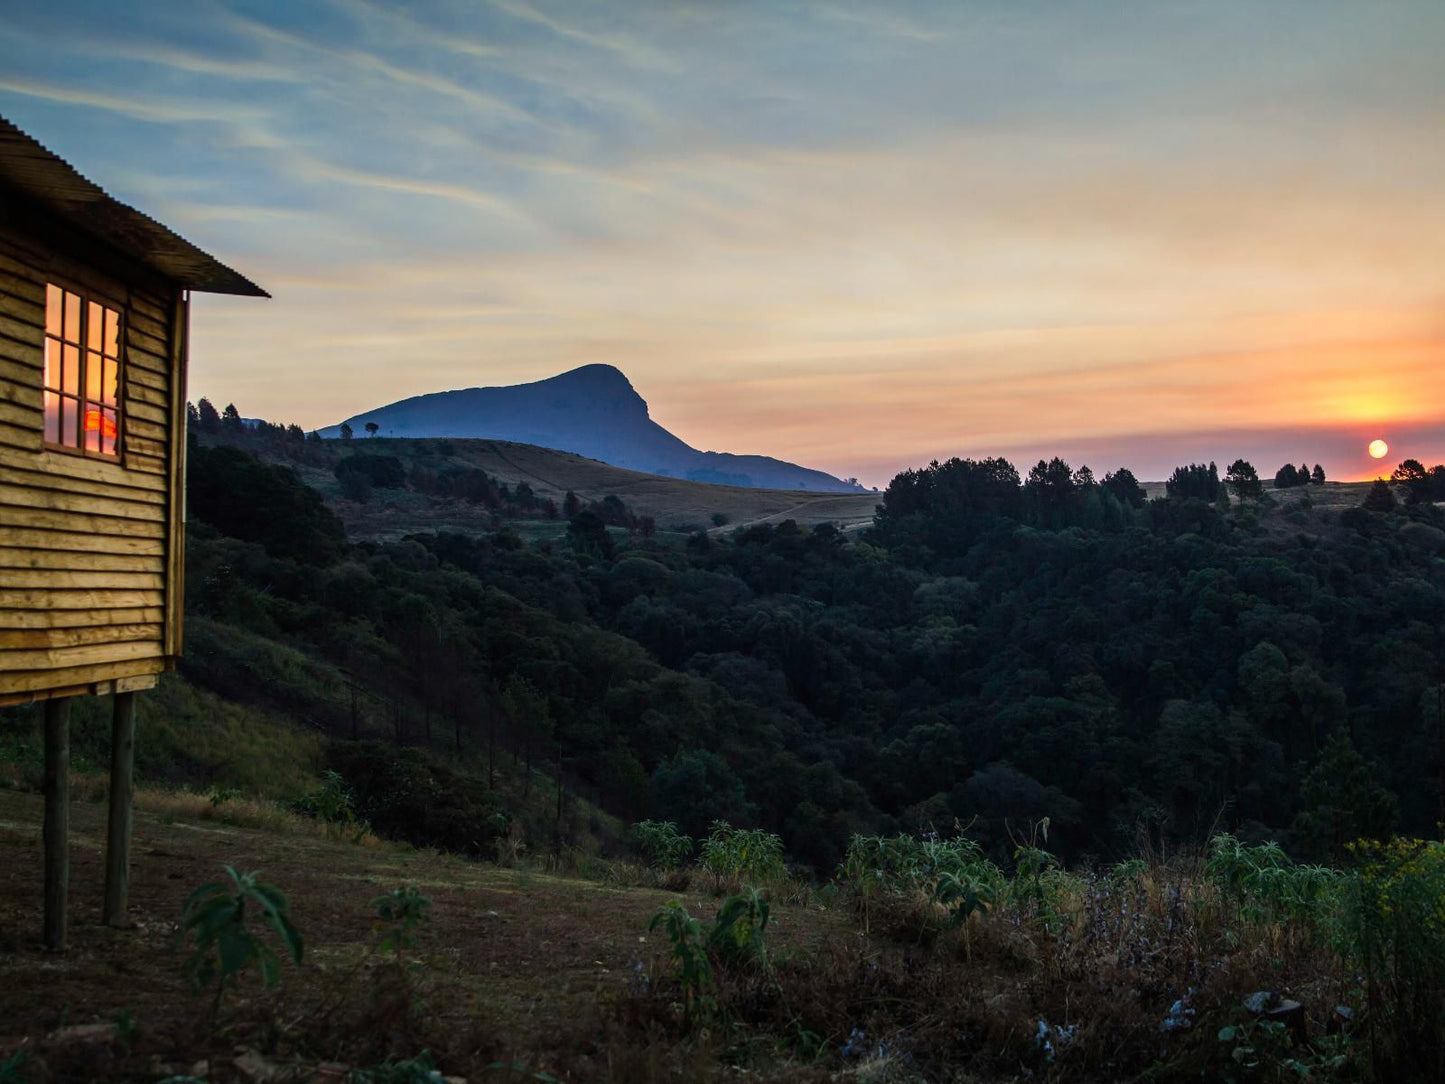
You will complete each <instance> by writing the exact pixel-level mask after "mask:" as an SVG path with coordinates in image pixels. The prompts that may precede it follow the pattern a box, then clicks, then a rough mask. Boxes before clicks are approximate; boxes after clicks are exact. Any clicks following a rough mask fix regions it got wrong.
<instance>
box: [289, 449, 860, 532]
mask: <svg viewBox="0 0 1445 1084" xmlns="http://www.w3.org/2000/svg"><path fill="white" fill-rule="evenodd" d="M351 445H352V447H351V448H349V449H346V450H345V452H343V448H345V445H343V444H342V442H339V441H335V442H333V441H328V442H327V443H326V445H325V446H324V447H325V453H326V454H325V455H324V456H323V457H321V458H320V459H318V461H317V463H316V464H314V465H306V464H299V463H295V462H294V461H285V462H288V463H289V465H292V466H294V467H296V469H297V473H298V474H300V475H301V477H302V479H303V480H304V481H305V482H306V483H307V484H308V485H310V486H311V487H312V488H314V489H317V490H319V491H320V492H321V493H322V494H323V495H324V496H325V497H326V498H327V499H328V501H329V502H330V503H331V505H332V507H333V508H334V509H335V511H336V513H337V515H339V516H340V517H341V518H342V520H343V521H344V522H345V523H346V529H347V532H348V533H349V534H350V535H351V537H353V538H401V537H402V536H404V535H407V534H411V533H412V532H414V531H436V530H460V531H481V530H489V529H490V527H491V518H492V515H491V512H490V511H489V510H488V509H487V508H486V507H485V506H484V505H474V504H469V503H467V502H465V501H457V500H440V499H437V498H434V497H431V496H429V495H427V494H423V493H416V492H412V491H410V490H381V489H378V490H376V491H375V492H374V493H373V494H372V497H371V499H370V500H369V501H368V502H367V503H365V504H357V503H354V502H351V501H346V500H342V499H341V487H340V485H339V484H338V483H337V481H336V478H335V475H334V474H333V473H332V467H333V466H334V465H335V460H337V459H339V458H340V457H341V455H343V454H346V453H347V452H351V451H362V452H371V453H374V454H378V455H391V456H396V457H397V458H398V459H400V460H401V461H402V463H403V464H404V465H405V466H406V469H407V470H408V471H410V470H411V469H413V467H415V466H417V465H421V466H424V467H430V468H432V469H436V470H445V469H447V468H448V467H471V468H476V469H479V470H483V471H486V472H487V474H489V475H491V476H492V477H493V478H495V479H497V480H498V481H499V482H504V483H506V484H507V485H509V486H516V485H517V484H518V483H521V482H525V483H526V484H527V485H528V486H530V487H531V488H532V490H533V491H534V492H535V493H536V494H537V495H538V496H539V497H546V498H550V499H552V500H554V501H556V502H557V503H558V504H560V503H561V502H562V500H563V498H564V497H565V496H566V495H567V493H569V492H572V493H575V494H577V496H578V497H580V498H581V499H582V500H584V501H589V502H590V501H600V500H602V498H604V497H607V496H616V497H620V498H621V499H622V501H623V502H624V503H625V504H626V505H627V507H628V508H629V509H630V510H631V511H632V512H633V513H634V514H636V515H639V516H650V517H652V518H653V519H654V520H655V521H656V522H657V524H658V526H659V527H660V528H661V529H663V530H696V529H699V528H708V529H710V530H714V531H716V530H723V531H731V530H733V529H735V528H736V527H740V526H745V525H747V524H749V523H755V522H758V521H769V522H773V521H777V520H782V519H794V520H796V521H797V522H798V523H799V524H800V525H802V526H805V527H811V526H814V525H815V524H818V523H833V524H836V525H837V526H838V527H840V528H842V529H845V530H846V529H847V528H849V527H857V526H861V525H863V524H867V523H870V522H872V519H873V511H874V508H875V507H876V506H877V503H878V499H879V494H877V493H820V492H810V491H807V490H787V489H757V488H748V487H744V486H724V485H713V484H708V483H704V482H692V481H688V480H686V479H682V478H667V477H663V476H662V475H657V474H645V473H642V472H640V471H632V470H625V469H623V468H621V467H614V466H611V465H610V464H607V463H603V462H600V461H598V460H596V459H588V458H586V457H585V456H581V455H577V454H575V453H572V452H561V451H556V450H555V449H551V448H541V447H538V446H536V445H533V444H515V443H512V442H509V441H502V440H447V441H427V440H411V439H388V438H386V437H377V438H375V439H374V440H373V439H365V438H363V439H356V440H353V441H352V442H351ZM263 454H264V453H263ZM714 517H720V518H721V519H722V521H723V524H724V525H723V526H721V527H719V526H717V525H716V523H715V519H714Z"/></svg>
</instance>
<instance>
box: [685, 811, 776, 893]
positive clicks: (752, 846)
mask: <svg viewBox="0 0 1445 1084" xmlns="http://www.w3.org/2000/svg"><path fill="white" fill-rule="evenodd" d="M702 865H703V868H704V869H706V870H707V871H708V872H709V873H711V874H712V875H713V876H714V877H716V878H717V881H718V884H720V885H721V884H723V883H725V882H730V883H742V882H765V881H771V880H777V879H779V878H781V877H782V876H783V874H784V872H785V871H784V868H783V840H782V838H781V837H780V836H777V835H774V834H773V833H772V832H765V831H763V830H762V829H761V828H734V827H733V826H732V825H730V824H728V822H727V821H713V823H712V831H711V832H710V833H709V834H708V837H707V839H706V840H705V841H704V842H703V845H702Z"/></svg>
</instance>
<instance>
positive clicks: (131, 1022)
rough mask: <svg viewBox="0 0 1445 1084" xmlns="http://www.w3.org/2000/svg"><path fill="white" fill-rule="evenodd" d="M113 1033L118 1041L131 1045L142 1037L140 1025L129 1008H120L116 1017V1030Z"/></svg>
mask: <svg viewBox="0 0 1445 1084" xmlns="http://www.w3.org/2000/svg"><path fill="white" fill-rule="evenodd" d="M111 1034H112V1035H113V1036H114V1037H115V1041H116V1042H118V1043H121V1044H122V1045H124V1046H129V1045H130V1044H131V1043H133V1042H135V1041H136V1040H137V1039H139V1038H140V1025H139V1024H137V1023H136V1021H135V1017H134V1016H132V1015H131V1011H130V1010H129V1009H121V1010H120V1013H119V1015H117V1016H116V1018H115V1030H114V1031H113V1032H112V1033H111Z"/></svg>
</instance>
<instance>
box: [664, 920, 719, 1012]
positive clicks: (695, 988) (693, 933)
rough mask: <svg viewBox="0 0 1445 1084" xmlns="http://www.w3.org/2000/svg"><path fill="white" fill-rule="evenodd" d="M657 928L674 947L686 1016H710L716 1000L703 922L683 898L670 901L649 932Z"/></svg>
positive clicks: (673, 955)
mask: <svg viewBox="0 0 1445 1084" xmlns="http://www.w3.org/2000/svg"><path fill="white" fill-rule="evenodd" d="M658 927H661V928H662V931H663V932H664V933H665V934H666V935H667V939H668V941H669V943H670V944H671V946H672V947H671V955H672V959H673V961H674V963H676V964H677V972H678V980H679V982H681V984H682V1007H683V1015H684V1016H685V1017H686V1018H687V1020H688V1022H689V1023H691V1022H693V1021H695V1020H697V1019H699V1018H702V1017H706V1016H710V1015H711V1014H712V1013H713V1011H714V1010H715V1009H716V1007H717V1003H716V1001H715V1000H714V999H713V996H712V991H713V988H714V987H713V974H712V961H711V960H709V959H708V955H707V937H706V935H705V933H704V931H703V926H702V923H701V922H699V921H698V920H697V919H695V918H693V917H692V915H690V914H689V913H688V910H687V908H686V907H685V906H683V903H682V901H681V900H669V901H668V902H667V904H666V906H664V907H663V908H662V910H660V911H658V912H657V914H655V915H653V916H652V921H651V922H650V923H648V926H647V928H648V930H649V931H652V930H656V929H657V928H658Z"/></svg>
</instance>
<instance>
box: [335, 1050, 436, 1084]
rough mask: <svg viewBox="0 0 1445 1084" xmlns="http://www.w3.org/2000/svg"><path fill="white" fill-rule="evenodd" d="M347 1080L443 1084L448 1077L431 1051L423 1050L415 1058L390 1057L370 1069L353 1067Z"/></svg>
mask: <svg viewBox="0 0 1445 1084" xmlns="http://www.w3.org/2000/svg"><path fill="white" fill-rule="evenodd" d="M346 1080H347V1084H443V1082H444V1081H445V1080H446V1077H444V1076H442V1074H441V1072H440V1071H439V1070H438V1069H437V1068H436V1063H435V1062H433V1061H432V1056H431V1051H430V1050H423V1051H422V1052H421V1053H420V1054H418V1055H417V1056H416V1057H414V1058H404V1059H402V1060H400V1061H392V1060H390V1059H388V1060H386V1061H384V1062H382V1063H381V1064H380V1065H373V1066H371V1067H370V1068H369V1069H353V1070H351V1072H350V1073H348V1074H347V1075H346Z"/></svg>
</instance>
